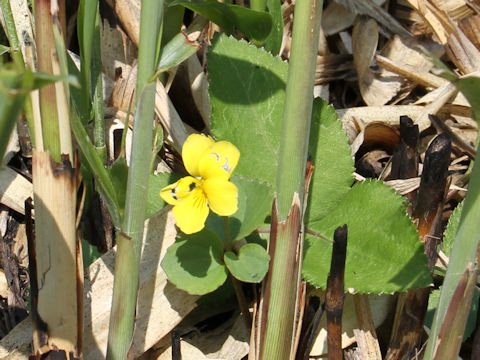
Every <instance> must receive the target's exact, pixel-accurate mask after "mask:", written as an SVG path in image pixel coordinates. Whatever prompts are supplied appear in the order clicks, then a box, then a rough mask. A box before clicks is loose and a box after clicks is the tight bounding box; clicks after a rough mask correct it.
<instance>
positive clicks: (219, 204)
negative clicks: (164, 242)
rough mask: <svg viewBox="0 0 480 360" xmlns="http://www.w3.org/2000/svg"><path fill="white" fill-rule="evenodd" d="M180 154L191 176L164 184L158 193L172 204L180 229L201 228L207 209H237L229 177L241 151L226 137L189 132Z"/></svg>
mask: <svg viewBox="0 0 480 360" xmlns="http://www.w3.org/2000/svg"><path fill="white" fill-rule="evenodd" d="M182 158H183V163H184V165H185V168H186V169H187V171H188V173H189V174H190V175H191V176H185V177H183V178H181V179H180V180H178V181H177V182H176V183H174V184H170V185H168V186H167V187H165V188H163V189H162V190H161V191H160V196H161V197H162V199H163V200H165V201H166V202H167V203H168V204H171V205H173V215H174V216H175V220H176V221H177V226H178V227H179V228H180V230H182V231H183V232H184V233H186V234H192V233H195V232H198V231H200V230H202V229H203V227H204V226H205V220H206V219H207V216H208V212H209V209H211V210H212V211H213V212H214V213H217V214H218V215H221V216H230V215H233V214H234V213H235V212H236V211H237V210H238V189H237V187H236V186H235V184H234V183H232V182H230V181H229V179H230V176H231V175H232V172H233V170H235V167H236V166H237V164H238V159H239V158H240V151H238V149H237V148H236V147H235V145H233V144H231V143H229V142H228V141H219V142H215V141H214V140H213V139H212V138H211V137H210V136H205V135H203V134H202V135H198V134H192V135H190V136H189V137H188V138H187V140H186V141H185V144H183V148H182Z"/></svg>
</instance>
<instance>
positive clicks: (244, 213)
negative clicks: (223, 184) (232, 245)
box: [206, 175, 273, 241]
mask: <svg viewBox="0 0 480 360" xmlns="http://www.w3.org/2000/svg"><path fill="white" fill-rule="evenodd" d="M231 181H232V182H233V183H234V184H235V185H237V187H238V211H237V212H236V213H235V214H233V215H232V216H230V217H229V218H228V220H229V224H230V236H231V240H232V241H235V240H239V239H242V238H244V237H245V236H247V235H248V234H250V233H251V232H252V231H253V230H255V229H256V228H257V227H258V226H260V225H261V224H263V222H264V220H265V217H266V216H267V215H268V213H269V212H270V210H271V207H272V201H273V189H272V188H271V187H270V186H269V185H268V184H266V183H261V182H259V181H257V180H254V179H250V178H246V177H241V176H238V175H234V176H232V178H231ZM206 226H207V227H208V228H209V229H211V230H212V231H215V233H216V234H217V235H218V236H219V238H220V239H225V232H224V222H223V217H222V216H218V215H216V214H214V213H210V216H209V217H208V219H207V222H206Z"/></svg>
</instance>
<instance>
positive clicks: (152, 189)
mask: <svg viewBox="0 0 480 360" xmlns="http://www.w3.org/2000/svg"><path fill="white" fill-rule="evenodd" d="M180 178H181V175H178V174H173V173H172V174H169V173H158V174H157V175H150V180H149V182H148V195H147V210H146V213H145V218H146V219H148V218H150V217H152V216H153V215H155V214H156V213H157V212H159V211H160V210H161V209H162V208H163V207H164V206H165V205H167V203H166V202H165V201H163V199H162V198H161V197H160V190H162V189H163V188H164V187H165V186H167V185H170V184H172V183H174V182H175V181H177V180H179V179H180Z"/></svg>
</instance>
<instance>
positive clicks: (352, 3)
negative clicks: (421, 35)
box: [335, 0, 411, 37]
mask: <svg viewBox="0 0 480 360" xmlns="http://www.w3.org/2000/svg"><path fill="white" fill-rule="evenodd" d="M335 1H336V2H338V3H339V4H341V5H342V6H344V7H345V8H346V9H348V10H349V11H350V12H351V13H352V14H354V15H367V16H369V17H371V18H372V19H375V20H376V21H377V22H378V23H379V24H382V25H383V26H384V27H385V28H387V29H388V30H389V31H390V32H391V33H393V34H398V35H401V36H404V37H409V36H411V34H410V33H409V32H408V31H407V30H405V29H404V28H403V26H402V25H400V23H399V22H398V21H397V20H395V18H393V17H392V16H391V15H390V14H389V13H388V12H386V11H385V10H384V9H383V8H382V7H380V6H379V5H377V3H376V2H375V1H373V0H335Z"/></svg>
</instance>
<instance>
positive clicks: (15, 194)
mask: <svg viewBox="0 0 480 360" xmlns="http://www.w3.org/2000/svg"><path fill="white" fill-rule="evenodd" d="M29 197H33V186H32V183H31V182H30V181H28V180H27V179H25V178H24V177H23V176H21V175H20V174H18V173H17V172H15V171H13V170H12V169H11V168H9V167H3V168H1V169H0V203H2V204H4V205H6V206H8V207H9V208H10V209H13V210H15V211H16V212H18V213H20V214H22V215H25V200H27V199H28V198H29Z"/></svg>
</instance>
